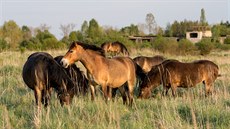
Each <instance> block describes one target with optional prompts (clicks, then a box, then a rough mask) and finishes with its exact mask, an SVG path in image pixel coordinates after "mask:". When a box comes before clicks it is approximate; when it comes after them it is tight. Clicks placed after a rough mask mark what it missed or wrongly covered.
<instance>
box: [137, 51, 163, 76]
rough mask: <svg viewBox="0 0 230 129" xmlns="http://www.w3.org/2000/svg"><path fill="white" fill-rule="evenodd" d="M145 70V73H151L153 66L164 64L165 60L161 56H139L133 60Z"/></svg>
mask: <svg viewBox="0 0 230 129" xmlns="http://www.w3.org/2000/svg"><path fill="white" fill-rule="evenodd" d="M133 60H134V61H135V62H136V63H137V64H138V65H139V66H140V67H141V68H142V69H143V70H144V72H145V73H147V72H149V71H150V70H151V69H152V67H153V66H155V65H158V64H160V63H162V62H163V61H164V60H165V58H164V57H163V56H160V55H156V56H153V57H147V56H138V57H135V58H134V59H133Z"/></svg>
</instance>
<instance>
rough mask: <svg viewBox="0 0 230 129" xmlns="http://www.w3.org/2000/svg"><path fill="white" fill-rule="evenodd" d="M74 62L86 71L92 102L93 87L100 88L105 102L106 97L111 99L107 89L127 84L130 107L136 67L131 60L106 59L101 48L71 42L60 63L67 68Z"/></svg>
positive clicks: (119, 58) (127, 58) (120, 58)
mask: <svg viewBox="0 0 230 129" xmlns="http://www.w3.org/2000/svg"><path fill="white" fill-rule="evenodd" d="M75 61H80V62H81V63H82V64H83V65H84V66H85V68H86V69H87V75H88V79H89V81H90V83H91V87H90V88H91V95H92V100H94V91H95V89H94V86H95V85H96V84H99V85H101V86H102V90H103V93H104V97H105V100H106V101H107V99H108V96H109V97H111V91H109V90H108V89H107V88H108V87H109V89H111V88H118V87H121V86H122V85H123V84H125V83H127V85H128V91H129V93H128V97H129V104H130V105H132V102H133V89H134V86H135V83H136V66H135V63H134V62H133V60H132V59H131V58H129V57H115V58H112V59H107V58H106V57H105V55H104V51H103V50H102V49H101V48H99V47H96V46H94V45H88V44H84V43H80V42H73V43H72V44H71V46H70V48H69V50H68V52H67V53H66V54H65V56H64V57H63V59H62V60H61V63H62V65H63V67H68V66H69V65H71V64H73V63H74V62H75ZM93 85H94V86H93ZM123 101H125V100H123ZM124 103H126V102H124Z"/></svg>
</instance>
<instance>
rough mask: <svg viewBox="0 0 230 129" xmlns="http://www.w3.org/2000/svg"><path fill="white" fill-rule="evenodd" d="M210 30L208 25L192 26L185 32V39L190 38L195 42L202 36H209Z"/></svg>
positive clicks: (210, 35)
mask: <svg viewBox="0 0 230 129" xmlns="http://www.w3.org/2000/svg"><path fill="white" fill-rule="evenodd" d="M211 37H212V32H211V29H210V27H208V26H193V27H191V28H190V29H188V30H187V32H186V39H188V40H190V41H191V42H192V43H197V42H199V41H201V40H202V38H211Z"/></svg>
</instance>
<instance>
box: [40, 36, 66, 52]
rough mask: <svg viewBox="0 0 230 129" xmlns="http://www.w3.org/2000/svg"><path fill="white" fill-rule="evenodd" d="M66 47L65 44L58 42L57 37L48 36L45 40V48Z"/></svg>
mask: <svg viewBox="0 0 230 129" xmlns="http://www.w3.org/2000/svg"><path fill="white" fill-rule="evenodd" d="M63 47H65V44H64V43H62V42H58V41H57V40H56V39H55V38H47V39H45V40H43V49H58V48H63Z"/></svg>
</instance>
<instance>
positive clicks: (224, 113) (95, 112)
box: [0, 49, 230, 129]
mask: <svg viewBox="0 0 230 129" xmlns="http://www.w3.org/2000/svg"><path fill="white" fill-rule="evenodd" d="M66 51H67V49H66V50H63V51H47V52H48V53H50V54H51V55H52V56H57V55H63V54H65V52H66ZM31 53H33V51H25V52H24V53H20V52H2V53H0V128H2V129H10V128H11V129H31V128H41V129H64V128H65V129H84V128H87V129H153V128H160V129H193V128H207V129H213V128H215V129H229V128H230V60H229V59H230V51H228V52H212V53H211V54H209V55H208V56H197V55H196V56H191V55H189V56H176V55H167V54H166V55H164V56H165V57H166V58H170V59H178V60H180V61H184V62H189V61H193V60H197V59H208V60H211V61H213V62H215V63H216V64H218V66H219V69H220V74H221V75H222V76H221V77H219V78H217V80H216V82H215V85H214V93H213V95H211V96H209V97H205V96H204V87H203V85H202V84H199V85H197V86H196V87H195V88H190V89H178V90H177V97H176V98H173V97H172V95H171V90H170V91H169V93H170V95H169V96H166V97H161V95H160V93H161V90H162V86H160V87H158V88H157V89H156V90H154V92H153V97H152V98H151V99H147V100H139V99H137V98H136V97H135V99H134V105H133V107H132V108H131V107H129V106H126V105H123V104H122V99H121V97H119V96H118V97H117V98H116V99H115V101H114V102H112V101H111V102H109V103H108V104H106V103H105V102H104V100H103V97H102V96H101V95H100V94H99V93H100V90H99V88H98V92H97V93H98V94H97V96H96V100H95V101H94V102H92V101H91V100H90V94H88V96H87V97H74V99H73V103H72V105H71V106H65V107H61V105H60V104H59V101H58V100H57V98H56V93H53V95H52V98H51V105H50V106H49V107H48V108H47V109H44V108H43V109H42V113H41V116H40V117H38V116H37V115H36V106H35V98H34V94H33V91H32V90H30V89H29V88H28V87H27V86H26V85H25V84H24V82H23V80H22V76H21V73H22V67H23V65H24V63H25V61H26V59H27V57H28V56H29V55H30V54H31ZM140 54H141V55H145V56H153V55H156V54H160V53H158V52H155V51H151V50H147V49H146V50H142V51H137V50H133V51H132V53H131V56H132V57H135V56H137V55H140ZM79 67H81V69H82V70H83V71H84V67H83V66H81V65H79Z"/></svg>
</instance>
